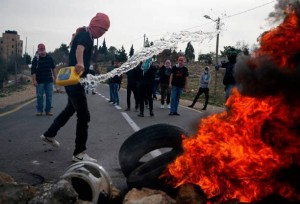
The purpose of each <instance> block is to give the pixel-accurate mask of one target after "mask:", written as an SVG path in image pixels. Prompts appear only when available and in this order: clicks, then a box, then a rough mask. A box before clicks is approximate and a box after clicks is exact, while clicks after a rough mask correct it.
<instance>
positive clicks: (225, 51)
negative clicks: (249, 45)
mask: <svg viewBox="0 0 300 204" xmlns="http://www.w3.org/2000/svg"><path fill="white" fill-rule="evenodd" d="M230 49H236V50H237V52H242V50H241V49H238V48H236V47H234V46H224V50H223V51H222V50H221V57H226V56H227V52H228V50H230Z"/></svg>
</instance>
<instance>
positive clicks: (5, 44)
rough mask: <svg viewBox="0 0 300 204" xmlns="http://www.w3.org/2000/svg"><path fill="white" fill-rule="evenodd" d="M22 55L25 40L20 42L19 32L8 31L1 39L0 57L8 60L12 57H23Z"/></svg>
mask: <svg viewBox="0 0 300 204" xmlns="http://www.w3.org/2000/svg"><path fill="white" fill-rule="evenodd" d="M22 53H23V40H20V35H18V32H17V31H10V30H6V31H5V33H3V34H2V37H0V56H1V57H2V58H3V59H8V58H9V57H10V56H12V55H19V56H22Z"/></svg>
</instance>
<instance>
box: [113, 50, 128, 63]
mask: <svg viewBox="0 0 300 204" xmlns="http://www.w3.org/2000/svg"><path fill="white" fill-rule="evenodd" d="M116 59H117V60H118V61H119V62H126V61H127V59H128V57H127V54H126V51H125V49H124V47H123V46H122V47H121V49H120V50H118V54H117V55H116Z"/></svg>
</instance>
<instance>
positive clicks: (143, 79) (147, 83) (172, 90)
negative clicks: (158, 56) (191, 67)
mask: <svg viewBox="0 0 300 204" xmlns="http://www.w3.org/2000/svg"><path fill="white" fill-rule="evenodd" d="M126 75H127V108H126V109H125V110H126V111H130V110H131V95H132V94H133V96H134V101H135V102H134V107H135V111H139V114H138V116H139V117H144V112H145V106H147V107H148V109H149V115H150V116H154V111H153V100H154V99H157V98H156V86H155V84H156V80H158V85H159V87H160V93H161V98H160V102H161V108H169V109H170V113H169V115H179V113H178V106H179V100H180V96H181V94H182V91H183V90H184V89H186V87H187V85H188V84H187V78H188V76H189V72H188V69H187V67H185V66H184V57H183V56H180V57H179V58H178V61H177V64H176V65H174V66H172V65H171V61H170V60H166V61H165V63H164V65H162V66H160V67H156V66H155V65H154V63H153V61H152V58H149V59H146V60H144V61H141V62H140V63H139V64H138V65H137V66H136V67H135V68H133V69H131V70H129V71H128V72H126Z"/></svg>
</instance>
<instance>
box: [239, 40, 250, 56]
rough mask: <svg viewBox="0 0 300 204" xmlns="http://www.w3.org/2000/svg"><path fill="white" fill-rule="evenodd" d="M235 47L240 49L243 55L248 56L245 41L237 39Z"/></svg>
mask: <svg viewBox="0 0 300 204" xmlns="http://www.w3.org/2000/svg"><path fill="white" fill-rule="evenodd" d="M236 48H237V49H238V50H241V51H242V52H243V54H244V55H247V56H248V55H249V54H250V51H249V45H248V44H247V43H245V42H244V41H237V42H236Z"/></svg>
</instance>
